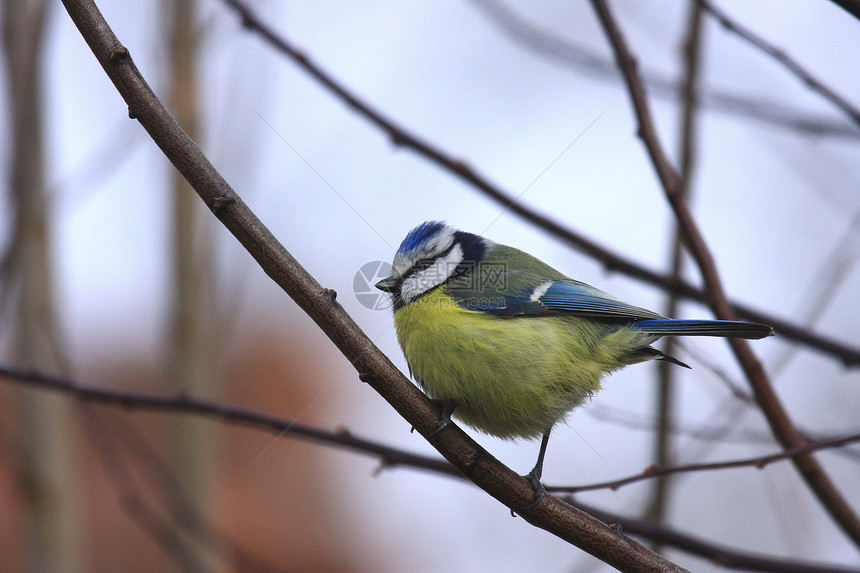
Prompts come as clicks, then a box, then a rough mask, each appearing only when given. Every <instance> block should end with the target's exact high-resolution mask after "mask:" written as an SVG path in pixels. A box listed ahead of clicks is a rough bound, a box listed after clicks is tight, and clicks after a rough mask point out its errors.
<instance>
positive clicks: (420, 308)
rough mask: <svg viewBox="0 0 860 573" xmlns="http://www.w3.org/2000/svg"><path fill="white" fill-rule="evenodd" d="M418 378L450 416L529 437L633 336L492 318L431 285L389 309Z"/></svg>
mask: <svg viewBox="0 0 860 573" xmlns="http://www.w3.org/2000/svg"><path fill="white" fill-rule="evenodd" d="M394 325H395V327H396V329H397V337H398V340H399V341H400V345H401V347H402V348H403V352H404V354H405V355H406V359H407V361H408V362H409V366H410V368H411V369H412V372H413V374H414V375H415V377H416V379H417V380H418V381H419V383H420V384H421V385H422V386H423V387H424V388H425V390H426V391H427V393H428V395H430V396H431V397H433V398H440V399H446V400H453V401H454V402H456V403H457V404H458V405H457V407H456V409H455V410H454V416H455V417H456V418H459V419H460V420H462V421H463V422H465V423H466V424H468V425H470V426H472V427H474V428H477V429H479V430H482V431H484V432H487V433H489V434H493V435H496V436H500V437H504V438H515V437H525V438H531V437H537V436H539V435H541V434H542V433H543V432H545V431H546V430H547V429H549V428H551V427H552V425H553V424H555V423H556V422H557V421H559V420H560V419H562V418H563V417H564V415H565V413H566V412H568V411H569V410H570V409H571V408H573V407H574V406H576V405H577V404H579V403H581V402H582V401H583V400H585V399H586V398H588V397H589V396H591V394H592V393H593V392H595V391H596V390H598V389H599V388H600V378H601V376H602V375H603V374H604V373H606V372H608V371H610V370H612V369H614V368H617V367H619V366H621V365H622V364H621V363H622V362H623V359H622V356H623V354H624V353H625V352H629V349H630V348H631V345H632V344H634V342H635V344H639V345H641V340H636V341H634V340H633V339H634V337H638V336H639V335H637V334H635V333H634V332H632V331H630V330H627V329H618V328H617V327H615V328H610V329H606V328H604V329H600V328H597V327H596V326H594V323H593V322H591V321H588V320H587V319H582V318H578V317H570V316H545V317H522V316H520V317H516V316H515V317H500V316H493V315H489V314H486V313H482V312H476V311H470V310H466V309H464V308H461V307H459V306H457V304H456V303H455V302H454V301H453V299H451V298H450V297H449V296H447V294H446V293H445V291H444V287H441V288H437V289H435V290H434V291H432V292H430V293H428V294H426V295H425V296H423V297H421V298H420V299H418V300H417V301H415V302H413V303H411V304H408V305H406V306H404V307H402V308H400V309H398V310H397V311H396V312H395V314H394ZM628 363H629V362H628Z"/></svg>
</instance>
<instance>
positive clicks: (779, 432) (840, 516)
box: [591, 0, 860, 546]
mask: <svg viewBox="0 0 860 573" xmlns="http://www.w3.org/2000/svg"><path fill="white" fill-rule="evenodd" d="M591 2H592V5H593V6H594V9H595V11H596V13H597V15H598V18H599V20H600V23H601V25H602V26H603V29H604V31H605V32H606V36H607V38H608V39H609V42H610V44H611V45H612V48H613V51H614V52H615V57H616V60H617V62H618V67H619V68H620V69H621V71H622V73H623V74H624V77H625V79H626V81H627V88H628V91H629V93H630V97H631V100H632V104H633V108H634V110H635V114H636V118H637V121H638V123H639V136H640V138H641V139H642V141H643V143H644V145H645V147H646V149H647V151H648V155H649V157H650V158H651V162H652V164H653V166H654V169H655V170H656V172H657V176H658V178H659V180H660V183H661V184H662V186H663V190H664V192H665V194H666V198H667V199H668V201H669V204H670V205H671V207H672V210H673V211H674V213H675V218H676V219H677V221H678V224H679V226H680V228H681V229H682V231H683V233H684V237H685V240H686V244H687V247H688V249H689V251H690V254H691V255H692V256H693V258H694V260H695V261H696V264H697V265H698V267H699V271H700V273H701V275H702V279H703V281H704V283H705V288H706V291H707V292H708V300H709V302H710V306H711V308H712V310H713V312H714V314H715V315H716V316H717V318H721V319H733V318H735V316H736V315H735V314H734V311H733V310H732V308H731V306H730V305H729V304H728V301H727V299H726V296H725V292H724V291H723V287H722V283H721V280H720V276H719V273H718V272H717V268H716V264H715V261H714V259H713V257H712V256H711V252H710V249H709V248H708V246H707V243H706V242H705V239H704V237H703V235H702V233H701V231H700V230H699V227H698V225H697V224H696V221H695V219H694V218H693V216H692V214H691V213H690V211H689V209H688V207H687V204H686V202H685V201H684V198H683V196H682V195H681V193H680V188H681V180H680V177H679V175H678V173H677V172H676V171H675V169H674V168H673V167H672V165H671V163H670V162H669V160H668V158H667V157H666V155H665V153H664V152H663V148H662V146H661V145H660V142H659V138H658V137H657V132H656V129H655V127H654V123H653V120H652V118H651V113H650V111H649V109H648V104H647V100H646V97H645V89H644V87H643V85H642V82H641V80H640V79H639V75H638V72H637V71H636V60H635V58H634V57H633V55H632V53H631V52H630V50H629V49H628V47H627V43H626V41H625V39H624V36H623V35H622V33H621V30H620V29H619V28H618V25H617V23H616V21H615V18H614V17H613V15H612V13H611V12H610V10H609V7H608V6H607V5H606V2H604V0H591ZM728 342H729V345H730V346H731V348H732V351H733V352H734V354H735V357H736V359H737V361H738V363H739V364H740V366H741V368H742V369H743V371H744V373H745V374H746V377H747V379H748V381H749V383H750V385H751V386H752V389H753V393H754V394H755V397H756V401H757V402H758V403H759V406H760V407H761V410H762V412H763V413H764V415H765V418H766V419H767V421H768V424H769V425H770V427H771V430H772V431H773V433H774V436H775V437H776V438H777V440H778V441H779V442H780V444H782V446H783V447H784V448H786V449H791V448H797V447H801V446H803V445H804V441H803V439H802V437H801V436H800V433H799V432H798V431H797V429H796V428H795V427H794V424H793V423H792V421H791V419H790V418H789V416H788V413H787V412H786V410H785V408H784V407H783V405H782V402H781V401H780V399H779V397H778V396H777V395H776V392H775V391H774V390H773V387H772V386H771V384H770V380H769V379H768V377H767V374H766V373H765V371H764V368H763V367H762V365H761V363H760V362H759V361H758V359H757V358H756V356H755V355H754V354H753V352H752V350H751V349H750V345H749V344H748V343H747V341H745V340H740V339H729V340H728ZM792 461H793V463H794V465H795V467H796V468H797V470H798V472H799V473H800V475H801V476H802V477H803V479H804V481H805V482H806V484H807V486H808V487H809V488H810V490H812V492H813V493H814V494H815V496H816V497H817V498H818V500H819V501H820V502H821V505H822V506H823V507H824V508H825V510H826V511H827V512H828V513H829V514H830V516H831V517H832V518H833V520H834V521H835V522H836V523H837V524H839V526H840V528H841V529H842V530H843V531H844V532H845V533H846V535H848V536H849V537H850V538H851V539H852V540H853V541H854V543H855V544H857V545H858V546H860V519H858V518H857V515H856V514H855V513H854V511H853V509H852V508H851V506H850V505H849V504H848V502H847V501H846V500H845V498H844V497H843V496H842V494H841V493H840V492H839V490H837V489H836V486H835V485H834V484H833V482H832V481H831V480H830V478H829V476H828V475H827V474H826V473H825V471H824V469H823V468H822V467H821V465H820V464H819V463H818V461H817V460H816V459H815V458H814V457H813V456H812V455H803V456H799V457H795V458H792Z"/></svg>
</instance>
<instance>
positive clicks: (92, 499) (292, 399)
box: [0, 331, 376, 573]
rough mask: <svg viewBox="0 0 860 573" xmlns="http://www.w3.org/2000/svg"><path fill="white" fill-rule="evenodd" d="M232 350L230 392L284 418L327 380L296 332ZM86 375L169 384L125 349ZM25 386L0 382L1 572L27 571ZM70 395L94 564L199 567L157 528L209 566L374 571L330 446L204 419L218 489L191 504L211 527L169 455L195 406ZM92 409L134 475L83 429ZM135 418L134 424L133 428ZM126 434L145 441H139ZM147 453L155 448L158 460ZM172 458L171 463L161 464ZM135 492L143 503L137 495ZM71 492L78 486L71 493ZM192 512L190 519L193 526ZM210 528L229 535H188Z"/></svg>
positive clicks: (125, 383)
mask: <svg viewBox="0 0 860 573" xmlns="http://www.w3.org/2000/svg"><path fill="white" fill-rule="evenodd" d="M231 355H233V356H235V358H234V359H231V360H230V361H229V363H228V364H227V365H226V368H225V370H224V379H225V383H224V386H223V388H224V396H223V397H222V398H221V399H222V400H224V401H226V402H229V403H231V404H235V405H242V406H247V407H251V408H258V409H260V410H261V411H266V412H269V413H274V414H279V415H282V416H284V417H286V418H289V417H290V416H291V414H295V415H298V414H299V413H301V412H303V411H304V410H305V409H306V408H307V407H308V405H309V404H310V403H311V401H313V400H314V398H315V396H316V395H317V393H318V392H319V388H320V386H321V379H322V378H323V377H324V376H325V373H323V372H321V371H320V368H319V367H318V366H317V365H316V361H315V358H316V357H317V352H316V351H315V350H314V349H313V348H310V347H308V345H307V343H306V342H304V338H303V337H302V336H301V335H297V334H288V333H285V332H272V331H257V332H254V333H253V334H252V335H250V336H249V337H247V338H245V339H244V340H242V341H241V342H240V343H239V345H238V346H237V347H236V348H235V349H233V351H232V352H231ZM87 382H88V383H91V384H93V385H97V386H105V387H110V388H114V389H127V390H134V391H151V392H163V380H162V379H160V378H159V376H158V375H157V374H156V372H155V371H154V369H153V367H152V365H147V364H141V363H139V362H136V361H135V360H124V359H123V357H122V356H121V355H117V356H105V357H104V360H103V361H99V360H98V359H97V358H94V359H93V366H92V371H91V374H90V375H88V376H87ZM24 392H41V391H37V390H30V389H22V388H20V387H13V386H8V385H0V448H2V449H0V504H1V505H0V570H2V571H5V572H8V573H16V572H24V571H27V570H28V569H27V568H26V566H25V561H26V559H25V555H24V547H25V540H24V534H23V531H24V524H23V520H24V519H25V514H24V512H23V511H22V509H23V506H24V503H25V499H26V496H27V491H26V485H25V480H24V479H23V478H22V476H21V472H20V465H19V464H16V460H15V455H14V452H13V451H12V450H11V448H10V444H11V443H12V438H13V436H14V433H15V427H16V426H17V422H18V420H17V418H18V413H17V412H15V411H14V408H12V405H13V404H14V401H13V400H12V399H11V398H12V395H13V394H21V393H24ZM62 400H64V401H65V406H66V407H67V408H69V409H70V410H71V411H72V416H70V418H71V419H73V420H74V423H73V426H72V428H71V430H72V431H73V432H74V433H75V435H74V436H73V438H74V440H73V444H74V455H73V459H74V460H75V464H74V465H75V468H76V470H77V471H80V475H79V476H78V477H77V480H78V481H79V482H80V484H81V485H82V487H81V489H80V491H79V492H78V494H79V495H81V496H83V499H80V500H78V503H77V504H76V505H77V506H78V507H80V508H81V512H80V519H81V521H80V522H79V523H78V527H79V531H78V534H77V535H78V538H80V539H81V540H82V542H83V545H84V547H82V548H81V561H82V563H83V564H84V570H86V571H92V572H113V571H126V572H129V573H134V572H150V571H171V570H187V569H188V568H193V567H194V559H192V560H191V561H190V563H191V565H188V562H182V561H181V560H178V559H177V558H176V555H175V554H172V553H171V551H170V550H169V549H168V548H169V546H170V545H171V542H168V541H161V542H160V541H158V538H159V536H163V537H166V538H170V537H171V536H175V538H176V540H178V542H179V543H180V544H181V545H182V546H183V547H184V550H185V551H189V552H191V553H192V555H194V554H198V559H199V563H198V564H199V565H201V566H202V567H203V570H222V571H234V570H235V571H240V570H246V571H269V570H271V571H365V570H376V569H375V568H374V567H371V564H370V562H371V561H372V559H370V557H369V556H368V555H356V554H355V553H354V548H356V547H360V546H361V544H360V543H356V540H355V539H351V538H354V537H355V536H357V535H360V530H359V529H357V528H355V527H351V526H350V524H349V522H348V521H347V520H346V519H344V517H343V516H342V515H341V511H339V510H338V508H337V506H336V504H337V501H335V499H336V498H335V497H334V496H332V495H331V493H332V491H336V488H338V487H339V485H340V484H343V483H344V480H345V478H344V477H342V476H338V475H336V473H335V471H336V470H335V469H334V468H332V467H331V464H330V460H331V459H332V457H331V454H330V451H327V450H326V449H324V448H321V447H319V446H317V445H315V444H311V443H307V442H302V441H299V440H296V439H293V438H290V437H280V438H278V437H276V436H274V434H272V433H270V432H263V431H260V430H259V429H255V428H249V427H243V426H241V425H236V424H226V423H223V422H222V421H217V420H205V421H202V422H201V423H202V424H205V427H206V431H208V432H211V434H212V436H213V437H214V443H215V444H216V448H215V460H214V464H213V467H214V471H213V473H212V475H211V476H210V479H211V483H210V485H209V489H210V491H211V492H212V497H211V499H210V500H208V502H207V503H206V506H205V507H193V510H194V512H200V513H201V514H202V515H203V517H204V519H203V522H204V524H203V525H201V524H196V525H194V524H192V525H190V526H188V525H183V524H182V519H181V517H182V514H183V511H182V510H181V509H180V510H179V511H172V510H171V505H172V504H175V499H176V498H178V499H180V500H182V499H184V498H185V496H184V495H183V492H180V491H176V489H175V488H174V487H172V486H175V485H176V484H175V483H172V484H171V483H170V482H171V480H175V474H176V472H177V470H180V469H181V468H177V467H176V466H175V465H172V464H170V463H168V462H167V460H170V459H171V452H170V451H168V449H169V447H168V443H169V442H168V441H167V440H166V439H165V438H166V436H169V435H170V433H171V425H172V424H174V423H175V422H176V420H177V417H179V416H185V414H175V413H165V412H145V411H135V410H131V409H125V408H121V407H113V406H92V405H88V406H83V407H82V406H81V404H80V402H79V401H78V400H77V399H75V398H71V397H67V396H64V397H62ZM93 416H97V417H98V418H99V422H98V423H97V424H95V425H94V426H91V427H93V428H94V431H96V432H98V431H100V428H108V429H109V431H110V432H111V434H112V436H113V438H115V439H114V440H113V442H114V444H115V446H116V444H119V445H118V446H116V450H118V455H116V457H118V458H121V460H122V462H121V463H122V464H124V465H126V466H128V467H129V468H130V471H129V472H128V475H129V476H131V479H126V478H127V477H128V476H125V477H124V476H123V475H122V474H121V473H120V474H118V473H117V472H116V471H115V469H116V468H115V467H114V468H113V469H111V468H109V467H108V465H109V464H110V463H111V462H110V461H108V460H107V459H106V458H105V452H104V451H100V448H101V447H102V446H100V443H101V440H99V439H97V438H95V437H94V436H93V433H92V432H91V431H89V430H88V429H87V428H86V427H85V426H86V425H87V424H92V421H90V422H87V419H88V418H92V417H93ZM126 424H127V425H128V426H130V427H131V432H130V431H129V428H128V427H125V428H123V427H124V426H125V425H126ZM128 434H132V435H136V436H137V437H136V438H129V436H128ZM137 438H140V439H141V440H143V443H144V444H145V447H141V444H140V443H138V442H137V441H136V439H137ZM273 440H274V442H273ZM148 449H151V450H152V452H153V453H154V454H157V462H155V463H154V462H153V458H152V457H151V456H150V454H149V453H147V451H146V450H148ZM115 453H116V452H115ZM335 455H336V454H335ZM162 463H163V464H164V467H163V468H161V467H157V466H159V465H160V464H162ZM162 470H164V471H162ZM165 472H166V473H165ZM166 482H167V483H166ZM129 491H131V492H132V493H133V494H134V496H135V498H134V499H130V498H129ZM73 492H74V490H73V489H70V490H69V492H68V494H69V495H72V494H73ZM186 501H187V499H186ZM139 505H143V506H145V507H146V510H145V511H143V510H141V508H140V507H138V506H139ZM144 513H152V514H154V515H155V516H157V518H158V520H160V527H156V528H154V529H152V528H150V527H149V526H147V525H146V523H148V520H149V518H146V517H143V515H142V514H144ZM190 517H191V516H188V515H186V516H185V518H186V519H187V520H188V521H191V522H193V521H194V519H191V518H190ZM210 527H211V528H213V529H214V530H216V531H217V534H216V536H215V537H223V538H225V539H227V540H229V542H230V543H228V544H226V545H225V544H222V545H220V546H219V544H218V540H214V541H213V542H212V544H211V545H210V546H209V547H208V549H206V550H205V551H201V547H202V546H201V544H200V543H198V542H196V541H195V540H194V539H195V536H194V535H190V534H189V531H193V530H195V529H197V530H206V529H207V528H210ZM198 532H201V531H198ZM348 540H349V541H348ZM231 543H232V544H234V546H233V547H231V546H230V544H231ZM235 548H240V549H241V552H240V553H237V552H236V551H235ZM180 553H181V552H180ZM201 556H202V557H201Z"/></svg>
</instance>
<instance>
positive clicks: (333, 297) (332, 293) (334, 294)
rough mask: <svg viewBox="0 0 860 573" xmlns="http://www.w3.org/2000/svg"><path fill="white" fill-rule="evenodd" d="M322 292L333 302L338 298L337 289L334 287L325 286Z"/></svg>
mask: <svg viewBox="0 0 860 573" xmlns="http://www.w3.org/2000/svg"><path fill="white" fill-rule="evenodd" d="M322 294H323V296H324V297H326V298H327V299H329V300H330V301H331V302H334V301H335V300H337V291H335V290H334V289H330V288H324V289H323V291H322Z"/></svg>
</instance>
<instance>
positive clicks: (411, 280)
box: [400, 245, 463, 304]
mask: <svg viewBox="0 0 860 573" xmlns="http://www.w3.org/2000/svg"><path fill="white" fill-rule="evenodd" d="M461 262H463V249H462V248H461V247H460V245H455V246H454V248H453V249H451V252H450V253H448V254H447V255H446V256H445V257H441V258H438V259H436V262H434V263H433V264H432V265H430V266H429V267H427V268H426V269H424V270H423V271H419V272H417V273H415V274H413V275H411V276H409V277H408V278H407V279H406V280H404V281H403V284H402V285H401V286H400V297H401V298H402V299H403V302H404V303H405V304H409V303H410V302H412V301H414V300H415V299H417V298H418V297H419V296H421V295H422V294H424V293H426V292H427V291H429V290H432V289H434V288H436V287H437V286H439V285H441V284H442V283H444V282H445V281H446V280H448V278H449V277H450V276H451V275H452V274H453V273H454V270H456V268H457V265H459V264H460V263H461Z"/></svg>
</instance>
